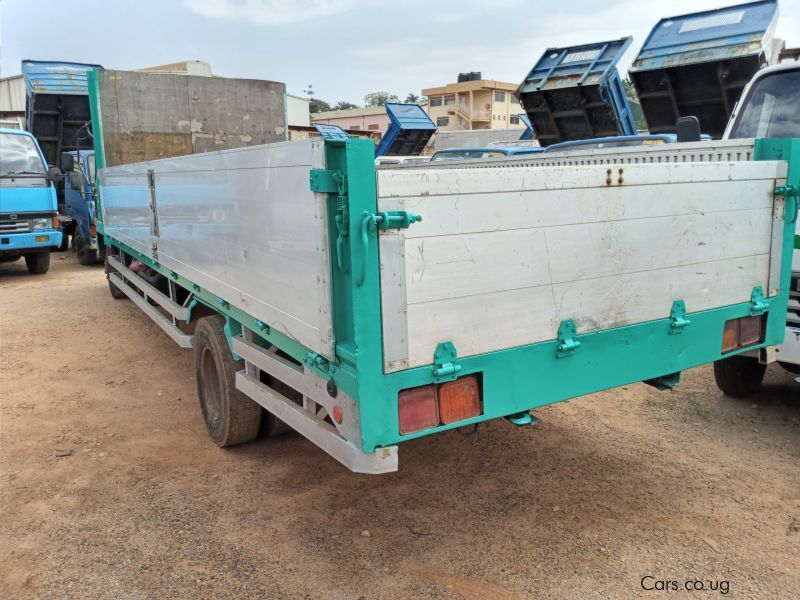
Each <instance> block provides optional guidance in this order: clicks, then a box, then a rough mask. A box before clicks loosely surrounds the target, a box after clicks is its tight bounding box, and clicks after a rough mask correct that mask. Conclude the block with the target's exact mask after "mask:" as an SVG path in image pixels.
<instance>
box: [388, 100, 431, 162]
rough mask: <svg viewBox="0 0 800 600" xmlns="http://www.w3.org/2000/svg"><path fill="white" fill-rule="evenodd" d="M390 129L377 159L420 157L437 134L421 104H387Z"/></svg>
mask: <svg viewBox="0 0 800 600" xmlns="http://www.w3.org/2000/svg"><path fill="white" fill-rule="evenodd" d="M386 114H387V115H388V116H389V129H387V130H386V133H385V134H384V136H383V138H382V139H381V142H380V144H378V147H377V148H375V157H376V158H378V157H381V156H419V154H420V153H421V152H422V150H423V148H425V146H427V145H428V142H429V141H430V139H431V137H432V136H433V134H434V133H436V125H434V123H433V121H431V118H430V117H429V116H428V113H426V112H425V111H424V110H423V109H422V107H421V106H420V105H419V104H402V103H399V102H387V103H386Z"/></svg>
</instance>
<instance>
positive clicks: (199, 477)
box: [0, 254, 800, 600]
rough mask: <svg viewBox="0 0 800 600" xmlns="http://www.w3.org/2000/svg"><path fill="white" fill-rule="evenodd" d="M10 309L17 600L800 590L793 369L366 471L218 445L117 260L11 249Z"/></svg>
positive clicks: (10, 472) (489, 431) (482, 437)
mask: <svg viewBox="0 0 800 600" xmlns="http://www.w3.org/2000/svg"><path fill="white" fill-rule="evenodd" d="M58 256H63V257H64V258H62V259H59V258H57V257H58ZM0 306H2V314H0V398H1V399H2V406H1V411H0V427H2V430H1V434H2V436H1V439H2V462H1V463H0V499H1V500H0V525H1V526H2V537H0V590H2V591H1V592H0V595H2V597H4V598H32V597H41V598H166V597H183V598H228V597H231V598H234V597H239V598H270V599H272V598H334V599H339V598H352V599H353V600H356V599H358V598H365V599H373V598H374V599H377V598H398V599H406V598H456V599H459V598H460V599H466V600H483V599H489V600H511V599H518V598H534V597H535V598H594V597H597V598H627V597H631V596H643V597H655V598H658V597H673V598H674V597H697V598H702V597H716V596H720V595H722V596H728V597H732V598H759V599H760V598H797V597H798V595H799V594H800V591H799V590H800V385H798V384H796V383H795V382H794V380H793V377H792V376H790V375H789V374H787V373H786V372H785V371H783V370H782V369H780V368H778V367H771V368H770V369H769V371H768V375H767V380H766V385H765V386H764V389H763V391H762V392H761V393H760V394H759V395H757V396H756V397H754V398H752V399H748V400H747V401H734V400H731V399H726V398H725V397H723V396H722V395H721V393H720V392H718V391H717V389H716V387H715V385H714V383H713V380H712V373H711V369H710V368H708V367H703V368H699V369H696V370H693V371H691V372H688V373H686V374H685V377H684V383H683V384H682V386H681V387H680V389H679V390H677V391H674V392H657V391H655V390H653V389H651V388H649V387H647V386H644V385H634V386H629V387H626V388H621V389H617V390H612V391H608V392H604V393H601V394H596V395H593V396H588V397H584V398H579V399H576V400H573V401H570V402H565V403H561V404H558V405H555V406H552V407H548V408H545V409H542V410H539V411H537V414H538V416H539V417H541V418H542V423H541V424H539V425H538V426H535V427H527V428H517V427H514V426H512V425H510V424H508V423H506V422H505V421H502V422H493V423H490V424H488V425H487V426H484V427H482V428H480V429H479V430H478V431H477V432H476V433H473V434H470V435H467V434H465V433H462V432H457V431H454V432H449V433H446V434H443V435H438V436H431V437H427V438H423V439H421V440H417V441H413V442H409V443H406V444H404V445H403V446H401V448H400V471H399V472H398V473H395V474H391V475H382V476H365V475H355V474H353V473H350V472H349V471H347V470H345V469H344V468H343V467H341V466H339V465H338V463H336V462H334V461H333V460H332V459H330V458H328V457H327V456H326V455H325V454H323V452H322V451H320V450H318V449H317V448H316V447H315V446H313V445H312V444H311V443H310V442H307V441H306V440H304V439H303V438H301V437H300V436H298V435H296V434H290V435H286V436H283V437H280V438H277V439H269V440H267V439H264V440H259V441H258V442H256V443H254V444H250V445H247V446H245V447H240V448H235V449H230V450H221V449H219V448H217V447H216V446H215V445H214V444H213V443H212V442H211V441H210V440H209V438H208V437H207V436H206V433H205V428H204V424H203V421H202V419H201V416H200V411H199V408H198V406H197V400H196V396H195V389H194V375H193V372H192V354H191V351H181V350H179V349H178V347H177V346H175V345H174V344H173V342H172V341H171V340H170V339H169V338H167V336H166V335H164V334H163V333H162V332H161V331H160V330H159V329H158V328H157V327H156V326H155V325H154V324H152V323H151V322H150V321H149V320H148V319H147V318H146V317H145V316H144V315H143V314H142V313H141V312H139V311H138V310H137V309H136V307H135V306H134V305H133V304H132V303H131V302H129V301H115V300H113V299H112V298H111V296H110V295H109V293H108V288H107V285H106V280H105V276H104V274H103V269H102V267H98V268H86V267H81V266H79V265H78V264H77V261H76V260H75V259H74V257H73V255H72V254H66V255H55V256H54V261H53V267H52V269H51V271H50V273H49V274H47V275H45V276H30V275H28V273H27V272H26V270H25V266H24V263H23V262H19V263H14V264H0ZM367 532H368V533H367ZM648 577H649V578H648ZM643 578H645V579H644V587H645V588H655V589H652V590H645V589H643V583H642V582H643ZM695 580H698V581H700V582H703V583H702V585H703V586H704V587H705V590H703V591H694V592H691V593H688V592H686V591H685V588H686V583H685V582H687V581H690V582H692V581H695ZM660 581H674V582H676V583H675V584H674V585H675V586H678V589H679V590H680V591H675V590H674V588H673V586H672V584H659V583H658V582H660ZM690 585H691V584H690ZM664 586H666V588H667V590H661V589H659V587H664ZM710 587H716V590H714V591H711V590H709V588H710ZM725 591H727V593H725Z"/></svg>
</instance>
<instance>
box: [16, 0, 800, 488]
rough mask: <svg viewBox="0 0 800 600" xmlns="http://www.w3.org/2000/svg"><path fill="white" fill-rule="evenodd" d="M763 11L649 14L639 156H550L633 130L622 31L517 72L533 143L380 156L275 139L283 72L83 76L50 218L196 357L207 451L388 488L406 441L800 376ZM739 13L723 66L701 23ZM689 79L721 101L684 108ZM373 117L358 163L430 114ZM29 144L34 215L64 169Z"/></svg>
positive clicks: (403, 142)
mask: <svg viewBox="0 0 800 600" xmlns="http://www.w3.org/2000/svg"><path fill="white" fill-rule="evenodd" d="M775 8H776V2H774V1H771V0H763V1H761V2H754V3H750V4H747V5H741V7H733V8H731V9H724V10H723V11H714V12H706V13H699V14H696V15H689V16H685V17H680V18H677V17H676V18H671V19H665V20H662V21H660V22H659V24H658V25H657V26H656V28H655V29H654V32H658V31H662V30H666V32H663V33H653V34H651V36H650V38H648V41H647V42H646V44H645V47H644V48H643V49H642V52H641V53H640V57H639V59H640V60H639V59H637V62H636V63H634V64H635V65H638V66H637V67H636V68H637V69H638V70H637V71H636V72H637V73H639V74H640V75H639V76H637V77H638V79H639V83H638V84H637V83H636V81H634V84H635V85H638V87H641V89H642V90H643V91H642V93H643V94H644V98H647V99H648V103H647V104H649V107H648V109H647V110H646V111H645V112H646V114H648V112H649V114H651V115H653V116H652V118H653V119H655V121H654V122H657V119H659V118H662V112H660V111H664V110H666V109H665V106H666V107H668V108H670V110H671V111H672V112H671V113H669V114H668V115H667V116H665V117H663V118H664V119H671V120H672V125H671V127H673V128H674V130H673V131H671V132H666V131H660V132H659V133H658V134H657V135H675V138H674V139H672V138H670V139H669V143H666V142H667V140H664V141H665V143H657V144H641V145H638V146H632V147H617V146H613V145H611V146H609V147H602V146H600V147H598V146H597V145H596V144H594V147H593V145H592V144H582V145H577V146H576V147H572V148H570V147H561V148H559V147H558V146H556V144H557V143H560V142H563V141H565V140H567V141H573V140H575V139H576V138H578V137H585V138H595V137H596V136H598V135H611V134H614V132H615V128H616V133H617V134H619V133H629V132H628V131H627V130H624V131H620V130H619V127H621V126H626V127H627V126H628V125H630V123H631V122H632V119H631V117H630V114H629V112H627V109H626V108H625V104H626V101H624V93H623V95H622V97H620V96H619V95H618V94H617V92H619V91H621V88H622V86H621V82H620V78H619V77H618V74H617V73H616V68H615V65H616V62H617V61H618V60H619V57H620V56H621V53H622V51H623V50H624V49H625V47H627V45H629V44H630V40H629V39H627V38H624V39H622V40H617V41H616V42H613V43H604V44H602V45H600V46H599V47H598V46H597V45H589V46H585V47H571V48H568V49H559V50H558V51H548V52H546V53H545V55H544V56H543V59H542V61H539V63H537V65H536V66H535V67H534V69H533V70H532V71H531V73H530V74H529V75H528V76H527V77H526V79H525V81H524V82H523V83H522V85H521V86H520V90H519V95H520V99H521V100H522V103H523V106H524V107H525V110H526V112H527V113H528V115H529V116H530V120H531V123H532V125H533V130H534V131H535V132H536V135H537V136H539V139H540V142H542V145H543V146H553V148H552V149H549V148H548V150H547V151H543V150H542V149H540V151H539V152H537V153H533V154H531V153H529V154H521V155H519V153H517V154H518V155H517V156H509V154H513V153H511V152H507V153H503V152H500V154H503V156H501V157H497V158H492V159H484V158H482V157H478V158H477V159H474V160H462V161H446V160H441V161H428V162H425V163H416V164H395V165H384V166H380V167H376V164H375V157H376V150H375V147H374V144H373V143H372V142H371V141H370V140H358V139H350V138H347V137H346V136H338V135H336V134H335V133H336V132H333V133H331V132H328V134H327V135H323V136H322V137H320V138H318V139H311V140H302V141H295V142H287V141H285V138H286V128H287V127H286V111H285V107H284V104H283V102H284V98H285V89H284V87H283V85H282V84H279V83H276V82H263V81H252V80H233V79H223V78H213V79H209V78H202V77H193V76H184V75H181V76H166V75H153V74H145V73H136V72H127V71H112V70H105V69H100V68H94V69H89V70H87V71H85V77H86V86H87V87H86V89H87V103H88V106H89V110H90V116H91V125H90V127H84V129H85V130H87V131H91V135H90V139H91V146H90V147H87V148H69V149H67V150H66V151H62V152H61V153H60V154H59V155H58V161H59V166H60V167H61V169H62V170H63V171H64V172H65V173H66V174H67V175H66V177H65V178H64V181H63V182H62V186H63V197H64V201H63V206H64V207H65V208H64V211H66V210H67V206H68V203H69V198H70V197H72V198H74V199H75V202H76V203H79V202H82V203H83V205H85V207H86V209H85V212H86V219H87V222H88V223H89V224H90V225H93V226H94V227H95V229H94V230H87V234H86V235H87V237H91V236H92V235H94V237H95V238H96V240H97V248H89V250H101V249H102V251H104V262H105V267H106V272H107V275H108V284H109V288H110V292H111V294H112V296H113V297H114V298H116V299H120V300H123V299H129V300H130V301H132V302H133V303H134V304H135V305H136V306H137V307H138V308H140V309H141V310H142V311H143V312H144V313H145V314H146V315H147V316H149V317H150V318H151V319H152V320H153V321H154V322H155V323H156V324H157V325H158V326H159V327H160V328H161V329H162V330H163V331H164V332H165V333H166V334H168V335H169V336H170V337H171V338H172V339H173V340H174V341H175V342H176V343H177V344H178V345H179V346H180V347H182V348H192V349H193V351H194V357H195V377H196V381H197V390H198V399H199V403H200V408H201V411H202V414H203V418H204V420H205V423H206V425H207V429H208V433H209V435H210V437H211V438H212V439H213V440H214V442H215V443H217V444H218V445H220V446H231V445H235V444H241V443H245V442H248V441H250V440H252V439H254V438H255V437H256V436H257V435H259V432H263V431H267V432H268V433H269V434H271V435H277V434H279V433H281V432H283V431H285V430H286V429H287V428H291V429H294V430H296V431H298V432H299V433H301V434H302V435H304V436H305V437H306V438H308V439H309V440H311V441H312V442H313V443H315V444H316V445H318V446H319V447H320V448H321V449H323V450H324V451H326V452H327V453H328V454H330V455H331V456H332V457H334V458H335V459H336V460H338V461H339V462H341V463H342V464H344V465H345V466H347V467H348V468H350V469H352V470H353V471H357V472H365V473H383V472H388V471H393V470H396V469H397V465H398V447H399V445H400V444H402V443H404V442H406V441H409V440H412V439H415V438H419V437H421V436H425V435H431V434H435V433H439V432H442V431H446V430H450V429H454V428H458V427H463V426H467V425H477V424H478V423H481V422H484V421H487V420H490V419H496V418H505V419H507V420H508V421H509V422H510V423H512V424H515V425H528V424H531V423H532V422H533V419H532V417H531V414H530V411H531V410H532V409H535V408H538V407H541V406H545V405H548V404H552V403H554V402H559V401H561V400H566V399H570V398H575V397H577V396H582V395H586V394H590V393H593V392H596V391H599V390H604V389H609V388H613V387H616V386H621V385H625V384H629V383H633V382H644V383H646V384H649V385H652V386H654V387H655V388H657V389H661V390H668V389H672V388H674V387H675V386H677V385H678V384H679V381H680V373H681V371H683V370H685V369H687V368H691V367H694V366H697V365H701V364H706V363H711V362H714V363H715V365H716V367H715V372H716V374H717V381H718V383H719V384H720V386H721V387H722V388H723V389H724V390H725V391H728V392H729V393H745V392H746V391H748V390H752V389H754V388H755V386H757V384H758V383H760V378H761V377H763V369H764V368H765V367H764V365H766V364H767V363H769V362H774V361H776V360H777V361H780V362H781V363H782V364H786V365H789V367H788V368H792V367H791V365H792V364H800V358H799V359H798V360H797V362H796V363H792V361H793V360H794V358H793V357H794V354H793V353H794V352H796V351H797V347H798V346H800V317H799V316H798V310H800V305H798V295H799V294H800V289H798V273H797V271H800V266H798V262H797V254H798V250H797V247H798V246H800V244H798V239H800V238H798V233H797V214H798V201H800V197H799V196H800V122H798V111H797V110H796V108H797V106H798V105H799V104H800V63H786V64H782V65H778V66H772V67H767V68H762V67H765V66H767V65H768V64H769V63H770V61H771V59H770V58H769V56H771V55H769V56H767V55H766V54H764V53H763V51H765V50H766V49H773V48H774V42H773V41H772V38H771V33H770V32H771V30H772V29H774V22H775ZM751 11H752V12H751ZM752 15H755V17H758V18H755V17H754V18H753V19H751V18H750V17H751V16H752ZM753 23H755V24H753ZM764 23H766V25H764ZM732 25H733V26H741V28H742V30H741V31H737V33H736V35H735V36H734V38H735V41H736V43H732V44H727V46H729V48H728V57H727V58H726V59H725V60H724V61H723V60H721V59H719V57H718V56H717V54H716V53H717V52H718V50H719V47H720V44H719V39H720V36H719V35H716V36H714V35H709V32H711V33H714V32H717V33H719V32H720V31H721V29H720V28H728V27H730V26H732ZM754 36H755V37H754ZM723 37H724V36H723ZM709 40H715V41H713V43H712V42H711V41H709ZM741 40H745V41H746V42H747V44H746V45H747V46H748V47H749V48H750V50H752V49H753V48H756V47H757V46H758V48H760V49H761V50H760V51H759V52H757V53H755V59H754V58H753V52H751V51H749V50H748V51H746V52H745V51H741V52H740V50H739V49H738V48H739V45H741V44H739V42H740V41H741ZM754 40H756V41H754ZM684 42H685V43H684ZM704 44H706V46H705V49H704V51H703V52H704V56H706V57H709V60H711V61H712V62H713V63H714V64H713V65H711V66H709V65H707V64H705V63H704V62H703V61H701V60H699V55H696V54H695V51H696V50H697V48H698V47H701V46H703V45H704ZM722 46H726V44H722ZM734 46H735V48H733V47H734ZM731 48H733V49H731ZM646 53H651V54H647V55H646V56H645V54H646ZM701 54H703V53H701ZM750 65H754V66H753V69H752V73H751V75H752V74H753V73H754V74H755V76H754V77H752V80H751V81H750V83H749V85H747V87H745V83H747V81H744V82H742V81H741V77H744V75H743V73H744V72H745V71H747V70H748V69H750V68H751V67H750ZM651 67H652V68H651ZM683 67H686V68H683ZM695 69H697V70H698V72H700V73H702V74H703V78H707V76H708V73H710V72H714V73H716V74H717V76H718V80H719V81H718V82H717V83H718V84H719V86H718V87H715V88H714V90H711V91H709V94H708V95H707V96H703V97H702V98H699V99H698V98H695V99H692V98H689V99H687V95H686V93H685V92H683V91H681V90H683V89H684V87H685V86H686V85H688V84H687V81H689V80H691V78H693V77H695V75H693V73H695ZM759 69H760V70H759ZM643 73H646V75H644V74H643ZM723 74H725V76H724V77H723V76H722V75H723ZM730 74H734V75H735V78H734V79H731V77H730ZM687 78H688V79H687ZM658 82H661V84H658ZM740 83H741V85H739V84H740ZM646 84H647V85H652V86H654V87H653V88H652V89H650V88H647V89H645V88H646ZM657 84H658V85H662V87H665V89H656V88H658V85H657ZM716 85H717V84H715V86H716ZM638 87H637V89H638ZM742 88H744V92H743V95H741V97H739V94H740V93H741V90H742ZM231 90H246V93H241V94H231ZM720 90H721V91H720ZM737 90H738V91H737ZM648 94H650V95H648ZM223 96H224V98H225V99H226V102H225V103H222V102H220V98H222V97H223ZM187 98H191V99H192V101H191V102H188V101H187ZM231 98H234V99H235V101H231ZM643 100H644V99H643ZM706 101H708V102H711V103H714V104H715V106H717V105H719V106H717V108H714V109H713V110H712V109H708V110H710V111H711V112H713V114H714V118H715V119H717V118H718V113H719V111H720V110H721V109H720V108H719V107H724V108H725V109H726V110H727V109H729V116H730V119H729V120H728V121H727V125H725V126H723V127H722V128H721V129H720V124H719V123H717V122H716V121H713V123H712V124H713V131H712V130H708V131H712V133H713V134H714V137H721V138H722V139H719V140H709V139H705V140H704V139H702V137H701V130H703V126H704V125H703V120H704V115H705V114H706V113H705V112H703V111H705V110H706V104H704V103H705V102H706ZM737 102H738V103H737ZM153 107H159V110H153ZM695 109H697V110H699V111H700V112H699V113H698V114H699V118H696V117H698V114H694V112H693V111H694V110H695ZM389 110H390V116H392V115H393V117H392V123H393V127H394V134H393V135H391V136H387V138H386V139H385V140H384V142H385V143H384V144H383V146H384V148H383V150H382V151H381V149H379V152H378V154H379V155H380V154H383V155H384V156H404V155H407V154H409V153H415V152H419V150H420V149H421V147H422V146H424V145H425V144H426V143H427V141H428V140H429V138H430V136H431V134H432V133H433V129H434V128H432V126H431V125H432V124H430V123H429V119H428V122H426V121H425V119H423V118H422V116H421V115H420V114H419V113H418V112H417V111H415V110H414V109H413V108H404V107H402V106H398V107H389ZM420 112H421V111H420ZM667 112H668V111H667ZM423 114H424V113H423ZM709 114H711V113H709ZM650 118H651V117H649V116H648V120H649V119H650ZM726 118H727V117H726ZM187 122H190V123H199V124H200V125H201V126H200V127H192V128H190V129H188V130H187V129H186V127H185V123H187ZM665 122H666V121H665ZM678 122H682V123H683V125H681V126H680V127H683V126H686V125H687V124H688V125H689V127H688V129H687V130H688V131H690V132H691V133H692V136H691V137H692V138H693V139H694V140H695V141H691V142H683V141H682V140H684V139H687V138H686V135H685V134H684V133H682V132H681V131H678V129H679V126H678V125H677V123H678ZM626 124H627V125H626ZM657 127H661V125H658V126H657ZM663 127H664V128H666V127H667V126H666V125H664V126H663ZM212 132H213V133H212ZM632 134H636V132H635V130H634V131H633V133H632ZM3 135H17V136H21V137H24V138H25V139H28V140H32V139H33V138H32V137H31V136H30V135H29V134H27V133H20V132H3ZM34 147H35V144H34ZM36 151H37V153H38V156H39V160H40V163H41V164H40V166H39V167H37V168H38V169H39V170H38V171H36V173H35V175H36V181H37V182H38V183H37V186H39V187H36V189H41V190H43V192H42V194H43V195H44V192H46V193H47V195H48V198H49V199H50V200H49V201H50V205H49V206H50V207H51V213H52V216H53V217H55V211H56V210H57V207H58V202H56V200H55V199H56V193H57V189H56V186H57V184H58V176H57V172H56V171H57V170H56V171H54V170H52V168H51V170H49V171H48V169H47V166H46V163H45V160H46V156H43V153H42V151H41V150H38V148H37V149H36ZM44 154H45V155H46V153H44ZM468 158H470V157H468ZM4 168H5V167H4ZM31 169H33V167H31ZM24 170H25V169H22V168H20V169H18V170H17V172H16V173H15V175H16V177H10V178H9V179H13V180H14V181H15V182H16V183H15V184H14V185H15V186H17V187H19V188H22V187H23V185H22V183H20V182H21V181H22V180H23V175H26V174H27V173H23V172H20V171H24ZM31 183H33V175H31ZM70 194H72V196H70ZM3 212H4V213H5V208H3ZM51 227H52V228H53V232H52V233H53V237H50V238H48V240H47V242H42V243H43V244H44V243H46V244H47V248H48V249H49V248H50V247H52V246H56V245H58V243H60V241H61V240H60V239H59V237H58V236H59V235H60V234H61V232H59V231H57V229H56V222H55V220H53V221H51ZM48 256H49V255H48ZM90 256H91V255H90ZM99 256H100V255H95V257H97V258H99ZM26 260H27V255H26ZM29 267H30V264H29ZM793 270H794V272H793ZM787 314H788V315H789V326H788V327H787ZM795 319H796V320H795ZM792 336H794V337H792ZM587 401H588V400H587Z"/></svg>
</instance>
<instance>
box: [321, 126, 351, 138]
mask: <svg viewBox="0 0 800 600" xmlns="http://www.w3.org/2000/svg"><path fill="white" fill-rule="evenodd" d="M314 128H315V129H316V130H317V132H319V136H320V137H321V138H322V139H324V140H348V139H350V135H349V134H348V133H347V132H346V131H345V130H344V129H342V128H341V127H339V126H338V125H328V124H326V123H315V124H314Z"/></svg>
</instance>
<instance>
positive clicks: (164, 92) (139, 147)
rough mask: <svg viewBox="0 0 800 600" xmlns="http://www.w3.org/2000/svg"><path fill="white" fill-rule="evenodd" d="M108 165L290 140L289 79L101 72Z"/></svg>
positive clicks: (101, 105) (102, 111)
mask: <svg viewBox="0 0 800 600" xmlns="http://www.w3.org/2000/svg"><path fill="white" fill-rule="evenodd" d="M98 89H99V98H100V111H101V114H102V120H103V142H104V147H105V155H106V166H115V165H123V164H130V163H137V162H143V161H147V160H156V159H160V158H169V157H173V156H184V155H187V154H197V153H202V152H210V151H214V150H226V149H229V148H240V147H243V146H251V145H257V144H268V143H272V142H281V141H284V140H285V139H286V131H287V127H286V89H285V85H284V84H283V83H278V82H275V81H261V80H254V79H227V78H221V77H199V76H191V75H171V74H160V73H159V74H156V73H141V72H133V71H110V70H105V71H98Z"/></svg>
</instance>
